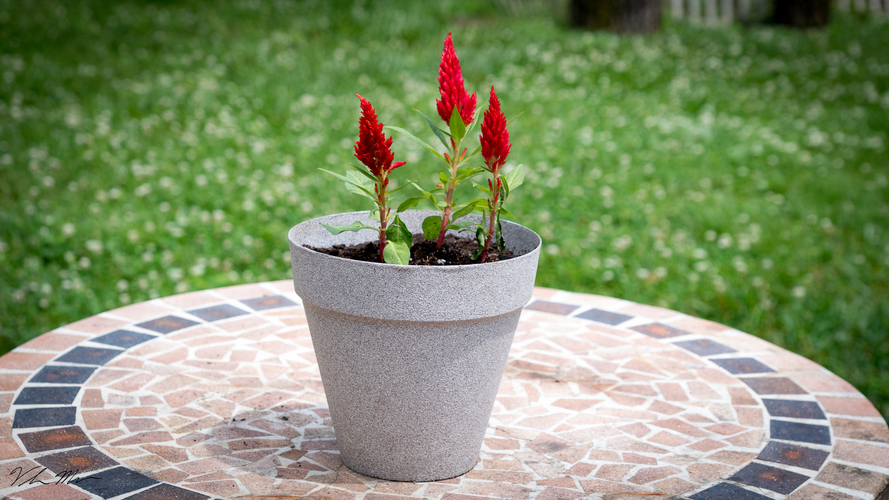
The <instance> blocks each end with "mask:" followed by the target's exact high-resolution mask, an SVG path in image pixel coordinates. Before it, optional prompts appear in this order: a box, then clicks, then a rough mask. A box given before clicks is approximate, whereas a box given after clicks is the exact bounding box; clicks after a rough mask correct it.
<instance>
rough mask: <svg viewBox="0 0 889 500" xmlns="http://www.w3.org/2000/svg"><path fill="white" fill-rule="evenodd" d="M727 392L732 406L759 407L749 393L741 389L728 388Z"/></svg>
mask: <svg viewBox="0 0 889 500" xmlns="http://www.w3.org/2000/svg"><path fill="white" fill-rule="evenodd" d="M728 392H729V394H730V395H731V397H732V404H733V405H735V406H759V404H758V403H757V402H756V400H755V399H753V396H751V395H750V392H749V391H747V389H744V388H743V387H729V388H728Z"/></svg>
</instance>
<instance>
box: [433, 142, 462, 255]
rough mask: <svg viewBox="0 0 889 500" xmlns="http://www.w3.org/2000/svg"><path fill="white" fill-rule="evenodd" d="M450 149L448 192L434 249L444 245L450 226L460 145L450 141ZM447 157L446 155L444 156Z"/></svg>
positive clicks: (458, 166) (458, 167)
mask: <svg viewBox="0 0 889 500" xmlns="http://www.w3.org/2000/svg"><path fill="white" fill-rule="evenodd" d="M451 147H452V148H453V149H452V151H451V153H452V154H451V156H450V158H449V160H450V170H451V177H450V180H448V192H447V193H446V194H445V208H444V210H442V212H441V230H440V231H439V233H438V241H437V242H436V243H435V248H436V249H439V248H441V246H442V244H444V237H445V233H447V232H448V224H450V219H451V209H453V206H454V187H455V186H456V185H457V170H459V169H460V159H461V158H460V157H459V156H458V154H459V153H460V143H459V142H455V141H454V139H451ZM445 156H447V155H445Z"/></svg>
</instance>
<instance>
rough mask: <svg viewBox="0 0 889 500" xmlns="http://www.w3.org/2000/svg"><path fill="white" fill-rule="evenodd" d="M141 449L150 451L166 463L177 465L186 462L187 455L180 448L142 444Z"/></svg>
mask: <svg viewBox="0 0 889 500" xmlns="http://www.w3.org/2000/svg"><path fill="white" fill-rule="evenodd" d="M141 448H142V449H143V450H145V451H150V452H151V453H154V454H155V455H157V456H159V457H161V458H163V459H164V460H166V461H167V462H170V463H174V464H177V463H179V462H184V461H186V460H188V453H186V451H185V450H183V449H181V448H177V447H174V446H161V445H157V444H143V445H142V446H141Z"/></svg>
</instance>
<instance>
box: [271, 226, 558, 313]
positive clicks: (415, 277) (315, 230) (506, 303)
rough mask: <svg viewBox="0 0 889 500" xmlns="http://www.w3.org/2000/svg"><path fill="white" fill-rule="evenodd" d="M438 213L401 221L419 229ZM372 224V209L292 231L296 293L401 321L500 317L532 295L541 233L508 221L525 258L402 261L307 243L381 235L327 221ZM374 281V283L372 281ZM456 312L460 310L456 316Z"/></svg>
mask: <svg viewBox="0 0 889 500" xmlns="http://www.w3.org/2000/svg"><path fill="white" fill-rule="evenodd" d="M436 213H438V212H433V211H422V210H417V211H408V212H405V213H404V214H402V217H401V218H402V220H404V222H405V224H407V227H408V229H410V230H411V232H413V233H415V234H416V233H420V232H422V230H421V225H422V223H423V219H425V218H426V217H429V216H431V215H435V214H436ZM359 220H360V221H363V222H365V223H368V222H369V221H368V212H352V213H346V214H337V215H329V216H326V217H319V218H317V219H312V220H309V221H306V222H303V223H301V224H298V225H296V226H294V227H293V228H292V229H291V230H290V233H289V235H288V237H289V239H290V258H291V263H292V266H293V285H294V289H295V290H296V294H297V295H299V296H300V297H301V298H302V299H303V300H304V301H305V302H308V303H310V304H315V305H317V306H319V307H323V308H325V309H329V310H331V311H337V312H341V313H344V314H352V315H355V316H361V317H368V318H377V319H394V320H397V321H452V320H454V319H459V320H468V319H476V318H486V317H490V316H497V315H500V314H504V313H505V312H508V311H515V310H516V309H521V308H522V307H524V306H525V304H527V303H528V300H529V299H530V298H531V290H532V289H533V288H534V277H535V276H536V274H537V259H538V257H539V256H540V243H541V242H540V237H539V236H537V234H536V233H534V232H533V231H531V230H530V229H527V228H524V227H522V226H520V225H518V224H514V223H512V222H508V221H504V222H503V238H504V240H505V241H506V247H507V248H508V249H510V250H512V251H513V252H514V253H515V254H517V255H521V257H517V258H513V259H509V260H504V261H500V262H491V263H487V264H485V265H481V266H480V265H469V266H441V267H439V266H396V265H391V264H378V263H373V262H359V261H354V260H348V259H343V258H340V257H333V256H330V255H325V254H321V253H318V252H315V251H312V250H309V249H307V248H305V247H304V246H303V245H311V246H314V247H326V246H331V245H335V244H345V245H351V244H355V243H364V242H367V241H373V240H375V239H376V234H375V233H374V232H373V231H370V230H365V231H359V232H354V233H352V232H346V233H341V234H338V235H332V234H330V232H328V231H327V230H326V229H324V227H322V226H321V223H322V222H323V223H325V224H341V225H348V224H351V223H353V222H355V221H359ZM370 283H372V284H373V288H368V286H369V284H370ZM455 313H457V314H459V317H458V318H455Z"/></svg>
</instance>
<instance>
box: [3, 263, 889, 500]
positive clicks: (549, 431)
mask: <svg viewBox="0 0 889 500" xmlns="http://www.w3.org/2000/svg"><path fill="white" fill-rule="evenodd" d="M292 290H293V289H292V285H291V283H290V282H289V281H280V282H273V283H262V284H257V285H245V286H238V287H231V288H221V289H216V290H209V291H203V292H195V293H188V294H183V295H177V296H173V297H167V298H162V299H156V300H152V301H150V302H145V303H141V304H135V305H131V306H127V307H123V308H120V309H115V310H113V311H108V312H106V313H102V314H99V315H98V316H94V317H91V318H87V319H85V320H82V321H78V322H76V323H72V324H70V325H66V326H64V327H61V328H59V329H57V330H54V331H52V332H49V333H46V334H44V335H42V336H40V337H38V338H36V339H34V340H32V341H31V342H28V343H27V344H25V345H23V346H21V347H19V348H18V349H16V350H14V351H13V352H11V353H9V354H7V355H5V356H3V357H2V358H0V481H2V483H0V494H2V496H3V498H10V499H23V500H35V499H52V500H68V499H98V498H103V499H110V498H115V499H117V498H121V499H122V498H128V499H134V500H149V499H163V500H175V499H183V500H200V499H216V498H300V497H304V496H305V497H311V498H318V499H320V498H329V499H333V500H341V499H342V500H346V499H348V500H353V499H354V500H359V499H363V500H397V499H399V498H402V499H403V498H405V497H423V498H442V499H444V500H468V499H474V498H480V497H495V498H501V499H515V500H522V499H530V498H539V499H543V500H574V499H578V498H603V499H632V498H685V499H693V500H721V499H726V500H735V499H737V500H752V499H784V498H787V499H793V500H796V499H805V500H817V499H830V500H843V499H874V498H877V499H885V498H887V496H889V490H887V482H889V428H887V426H886V423H885V422H884V421H883V420H882V419H881V418H880V415H879V413H878V412H877V411H876V410H875V409H874V407H873V406H872V405H871V404H870V403H869V402H868V400H867V399H865V398H864V397H863V396H862V395H861V394H860V393H858V392H857V391H856V390H855V389H854V388H853V387H852V386H850V385H849V384H848V383H846V382H844V381H843V380H841V379H840V378H838V377H836V376H835V375H833V374H831V373H830V372H828V371H827V370H825V369H823V368H821V367H820V366H818V365H816V364H815V363H813V362H811V361H808V360H806V359H804V358H802V357H800V356H797V355H795V354H793V353H790V352H788V351H785V350H782V349H780V348H778V347H776V346H774V345H772V344H769V343H767V342H764V341H762V340H759V339H757V338H755V337H753V336H750V335H747V334H745V333H742V332H739V331H736V330H733V329H730V328H728V327H725V326H722V325H718V324H715V323H711V322H708V321H703V320H700V319H696V318H692V317H689V316H685V315H682V314H679V313H676V312H673V311H668V310H665V309H660V308H656V307H650V306H644V305H640V304H635V303H632V302H628V301H624V300H617V299H611V298H606V297H598V296H592V295H584V294H576V293H568V292H562V291H556V290H549V289H540V288H539V289H536V290H535V299H534V300H533V301H532V302H531V303H530V304H529V305H528V306H527V307H526V308H525V311H524V312H523V317H522V322H521V323H520V325H519V328H518V331H517V334H516V338H515V342H514V345H513V349H512V353H511V356H510V360H509V363H508V366H507V370H506V374H505V375H504V377H503V381H502V383H501V386H500V393H499V395H498V397H497V402H496V404H495V407H494V413H493V416H492V417H491V421H490V426H489V428H488V433H487V435H486V438H485V441H484V446H483V448H482V451H481V456H480V459H479V462H478V464H477V465H476V467H475V468H474V469H473V470H471V471H470V472H468V473H467V474H465V475H464V476H461V477H458V478H455V479H450V480H446V481H438V482H432V483H393V482H386V481H379V480H375V479H372V478H369V477H365V476H361V475H359V474H356V473H354V472H351V471H350V470H348V469H347V468H345V467H344V466H343V465H342V462H341V461H340V458H339V454H338V452H337V445H336V440H335V436H334V432H333V429H332V427H331V426H330V419H329V414H328V411H327V408H326V405H325V398H324V391H323V388H322V385H321V380H320V377H319V374H318V369H317V365H316V362H315V358H314V355H313V351H312V342H311V339H310V337H309V332H308V328H307V327H306V323H305V317H304V314H303V309H302V307H301V306H300V302H299V298H298V297H297V296H296V295H294V293H293V291H292ZM66 471H67V472H66ZM44 483H45V484H44Z"/></svg>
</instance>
